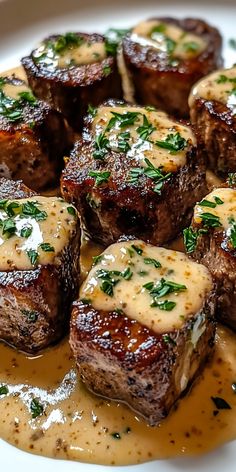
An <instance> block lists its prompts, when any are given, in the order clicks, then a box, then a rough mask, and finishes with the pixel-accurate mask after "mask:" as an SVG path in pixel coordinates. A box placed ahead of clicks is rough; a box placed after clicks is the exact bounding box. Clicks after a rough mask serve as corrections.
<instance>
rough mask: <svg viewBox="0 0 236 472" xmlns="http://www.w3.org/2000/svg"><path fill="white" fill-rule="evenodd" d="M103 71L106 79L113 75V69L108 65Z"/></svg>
mask: <svg viewBox="0 0 236 472" xmlns="http://www.w3.org/2000/svg"><path fill="white" fill-rule="evenodd" d="M102 70H103V74H104V75H105V77H107V76H108V75H109V74H110V73H111V67H110V66H109V65H108V64H105V65H104V66H103V69H102Z"/></svg>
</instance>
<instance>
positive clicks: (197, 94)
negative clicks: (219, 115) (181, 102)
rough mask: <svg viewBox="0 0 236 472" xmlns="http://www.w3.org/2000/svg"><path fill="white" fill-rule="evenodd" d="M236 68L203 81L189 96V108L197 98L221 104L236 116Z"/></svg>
mask: <svg viewBox="0 0 236 472" xmlns="http://www.w3.org/2000/svg"><path fill="white" fill-rule="evenodd" d="M235 90H236V67H232V68H231V69H222V70H218V71H217V72H213V73H212V74H210V75H208V76H207V77H204V79H201V80H200V81H199V82H197V84H196V85H195V86H194V87H193V89H192V91H191V94H190V96H189V106H190V107H191V106H193V104H194V101H195V100H196V99H197V98H203V99H204V100H215V101H217V102H221V103H223V104H224V105H227V107H228V108H229V109H230V110H231V111H232V112H233V114H236V93H235Z"/></svg>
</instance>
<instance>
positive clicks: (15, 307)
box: [0, 179, 80, 353]
mask: <svg viewBox="0 0 236 472" xmlns="http://www.w3.org/2000/svg"><path fill="white" fill-rule="evenodd" d="M32 195H35V193H34V192H31V191H30V190H29V189H27V187H25V186H24V185H23V184H22V182H19V181H18V182H13V181H10V180H6V179H0V199H1V200H2V199H20V198H27V197H29V196H32ZM79 248H80V230H79V224H78V226H77V230H76V233H75V234H74V236H73V237H71V240H70V241H69V243H68V245H67V246H66V247H64V250H63V251H62V253H61V254H59V256H58V263H57V264H55V265H46V266H42V265H39V266H38V267H37V268H35V269H32V270H12V271H0V298H1V303H0V339H2V340H4V341H7V342H8V343H10V344H11V345H13V346H14V347H16V348H18V349H21V350H23V351H25V352H29V353H34V352H37V351H38V350H39V349H42V348H44V347H46V346H48V345H49V344H52V343H54V342H56V341H57V340H58V339H60V338H61V337H62V336H63V335H65V333H66V332H67V329H68V324H69V314H70V305H71V302H72V301H73V299H74V298H75V296H76V294H77V291H78V282H79V281H78V278H79Z"/></svg>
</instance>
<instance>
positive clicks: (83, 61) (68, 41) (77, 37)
mask: <svg viewBox="0 0 236 472" xmlns="http://www.w3.org/2000/svg"><path fill="white" fill-rule="evenodd" d="M22 64H23V67H24V69H25V72H26V74H27V78H28V81H29V84H30V86H31V88H32V90H33V92H34V94H35V95H36V97H38V98H41V99H43V100H45V101H47V102H48V103H49V104H50V105H52V106H53V107H55V108H56V109H57V110H59V111H61V112H62V113H63V115H64V116H65V117H66V119H67V120H68V122H69V124H70V125H71V126H72V127H73V128H75V129H76V130H77V131H78V130H80V129H81V125H82V118H83V115H84V114H85V113H86V112H87V109H88V106H89V105H92V106H97V105H98V104H99V103H101V102H102V101H104V100H105V99H107V98H109V97H113V98H121V97H122V89H121V81H120V77H119V74H118V70H117V64H116V58H115V56H113V55H112V54H110V52H109V51H107V49H106V40H105V38H104V36H102V35H100V34H85V33H66V34H65V35H54V36H50V37H48V38H46V39H45V40H44V41H43V42H42V44H41V46H39V48H38V49H35V50H34V51H33V52H32V53H31V55H30V56H27V57H24V58H23V59H22Z"/></svg>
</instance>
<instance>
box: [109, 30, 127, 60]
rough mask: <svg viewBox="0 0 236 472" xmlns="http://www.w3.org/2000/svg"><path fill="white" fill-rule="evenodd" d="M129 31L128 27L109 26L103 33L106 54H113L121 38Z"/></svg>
mask: <svg viewBox="0 0 236 472" xmlns="http://www.w3.org/2000/svg"><path fill="white" fill-rule="evenodd" d="M129 32H130V29H116V28H109V29H108V30H107V31H106V33H105V49H106V53H107V55H108V56H110V55H111V56H115V55H116V51H117V48H118V45H119V43H120V42H121V40H122V38H123V37H124V36H125V35H126V34H128V33H129Z"/></svg>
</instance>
